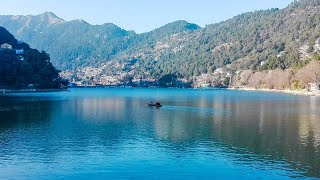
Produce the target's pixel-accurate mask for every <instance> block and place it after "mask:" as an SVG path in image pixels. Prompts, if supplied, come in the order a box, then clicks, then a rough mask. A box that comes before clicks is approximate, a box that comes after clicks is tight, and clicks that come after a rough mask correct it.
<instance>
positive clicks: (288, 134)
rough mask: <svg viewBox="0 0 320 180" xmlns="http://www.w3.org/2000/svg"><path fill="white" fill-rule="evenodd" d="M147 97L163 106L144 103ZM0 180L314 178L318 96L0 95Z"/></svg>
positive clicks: (319, 147) (177, 92) (318, 150)
mask: <svg viewBox="0 0 320 180" xmlns="http://www.w3.org/2000/svg"><path fill="white" fill-rule="evenodd" d="M155 100H158V101H160V102H162V104H163V105H164V106H163V107H162V108H158V109H157V108H150V107H147V106H146V104H147V103H148V102H150V101H155ZM7 178H12V179H107V178H109V179H200V178H202V179H213V178H218V179H222V178H228V179H240V178H243V179H290V178H310V179H314V178H320V98H317V97H303V96H292V95H286V94H279V93H262V92H244V91H227V90H204V91H200V90H191V89H187V90H184V89H103V88H101V89H71V92H58V93H39V94H32V93H31V94H15V95H13V94H11V95H6V96H4V95H1V96H0V179H7Z"/></svg>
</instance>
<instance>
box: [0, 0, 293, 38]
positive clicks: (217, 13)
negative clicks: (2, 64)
mask: <svg viewBox="0 0 320 180" xmlns="http://www.w3.org/2000/svg"><path fill="white" fill-rule="evenodd" d="M1 1H2V2H1V5H0V14H1V15H8V14H10V15H29V14H32V15H34V14H40V13H43V12H45V11H52V12H54V13H55V14H56V15H57V16H59V17H61V18H63V19H66V20H72V19H84V20H85V21H87V22H89V23H91V24H103V23H115V24H116V25H118V26H120V27H121V28H124V29H126V30H135V31H136V32H146V31H150V30H153V29H155V28H157V27H160V26H162V25H164V24H167V23H169V22H173V21H176V20H186V21H188V22H192V23H196V24H198V25H200V26H205V25H206V24H212V23H216V22H220V21H222V20H226V19H228V18H231V17H233V16H235V15H238V14H240V13H243V12H248V11H253V10H260V9H269V8H276V7H277V8H283V7H285V6H287V5H288V4H289V3H290V2H292V1H293V0H157V1H153V0H30V1H27V2H26V1H25V0H6V1H5V0H1Z"/></svg>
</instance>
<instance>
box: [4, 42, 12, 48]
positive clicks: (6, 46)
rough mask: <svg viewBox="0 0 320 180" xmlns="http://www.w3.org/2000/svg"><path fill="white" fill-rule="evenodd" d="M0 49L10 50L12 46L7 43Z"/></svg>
mask: <svg viewBox="0 0 320 180" xmlns="http://www.w3.org/2000/svg"><path fill="white" fill-rule="evenodd" d="M1 49H12V46H11V45H10V44H8V43H4V44H2V45H1Z"/></svg>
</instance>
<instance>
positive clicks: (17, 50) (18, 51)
mask: <svg viewBox="0 0 320 180" xmlns="http://www.w3.org/2000/svg"><path fill="white" fill-rule="evenodd" d="M22 54H24V50H23V49H16V55H22Z"/></svg>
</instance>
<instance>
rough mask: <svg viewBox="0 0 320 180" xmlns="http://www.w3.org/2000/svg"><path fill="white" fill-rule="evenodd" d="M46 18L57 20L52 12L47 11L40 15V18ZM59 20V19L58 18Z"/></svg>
mask: <svg viewBox="0 0 320 180" xmlns="http://www.w3.org/2000/svg"><path fill="white" fill-rule="evenodd" d="M41 15H42V16H47V17H51V18H59V17H58V16H57V15H56V14H54V13H53V12H51V11H48V12H44V13H42V14H40V16H41ZM59 19H60V18H59Z"/></svg>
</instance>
